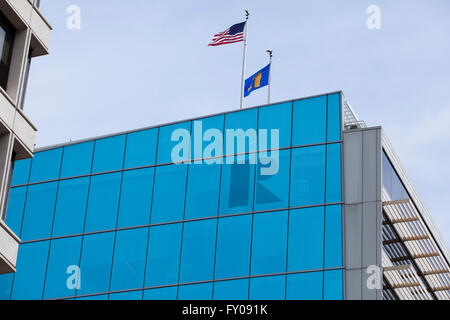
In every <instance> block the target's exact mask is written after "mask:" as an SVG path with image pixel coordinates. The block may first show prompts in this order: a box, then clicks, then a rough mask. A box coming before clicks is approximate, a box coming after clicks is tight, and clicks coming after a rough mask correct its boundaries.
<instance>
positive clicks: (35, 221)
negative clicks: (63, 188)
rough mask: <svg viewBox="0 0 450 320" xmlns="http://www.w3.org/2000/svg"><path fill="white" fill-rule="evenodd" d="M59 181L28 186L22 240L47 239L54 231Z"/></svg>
mask: <svg viewBox="0 0 450 320" xmlns="http://www.w3.org/2000/svg"><path fill="white" fill-rule="evenodd" d="M57 188H58V182H49V183H42V184H35V185H31V186H29V187H28V195H27V203H26V208H25V213H24V214H25V216H24V218H23V226H22V234H21V240H22V241H29V240H38V239H46V238H49V237H50V233H51V231H52V222H53V212H54V210H55V202H56V190H57Z"/></svg>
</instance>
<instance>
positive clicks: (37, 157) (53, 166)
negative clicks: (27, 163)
mask: <svg viewBox="0 0 450 320" xmlns="http://www.w3.org/2000/svg"><path fill="white" fill-rule="evenodd" d="M61 155H62V148H58V149H53V150H48V151H42V152H38V153H35V154H34V158H33V161H32V164H31V173H30V182H39V181H46V180H54V179H58V178H59V171H60V166H61Z"/></svg>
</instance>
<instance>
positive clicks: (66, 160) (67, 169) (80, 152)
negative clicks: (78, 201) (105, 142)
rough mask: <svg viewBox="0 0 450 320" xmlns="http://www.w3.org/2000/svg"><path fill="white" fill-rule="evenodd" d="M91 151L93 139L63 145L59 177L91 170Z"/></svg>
mask: <svg viewBox="0 0 450 320" xmlns="http://www.w3.org/2000/svg"><path fill="white" fill-rule="evenodd" d="M93 151H94V142H93V141H91V142H85V143H80V144H74V145H71V146H67V147H64V156H63V160H62V165H61V178H67V177H73V176H78V175H84V174H89V173H90V172H91V165H92V153H93Z"/></svg>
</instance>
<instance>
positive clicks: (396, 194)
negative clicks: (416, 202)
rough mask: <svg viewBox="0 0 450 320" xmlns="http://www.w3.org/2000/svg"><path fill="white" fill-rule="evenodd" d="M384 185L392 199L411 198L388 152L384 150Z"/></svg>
mask: <svg viewBox="0 0 450 320" xmlns="http://www.w3.org/2000/svg"><path fill="white" fill-rule="evenodd" d="M382 171H383V186H384V187H385V188H386V191H387V193H388V194H389V196H390V197H391V200H402V199H409V196H408V193H407V192H406V190H405V188H404V187H403V184H402V182H401V181H400V179H399V178H398V176H397V173H396V172H395V170H394V168H393V167H392V165H391V162H390V161H389V159H388V157H387V156H386V154H385V153H384V152H383V169H382Z"/></svg>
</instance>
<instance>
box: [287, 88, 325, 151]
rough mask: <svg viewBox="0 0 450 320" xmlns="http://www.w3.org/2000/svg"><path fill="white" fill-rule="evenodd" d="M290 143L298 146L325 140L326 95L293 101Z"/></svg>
mask: <svg viewBox="0 0 450 320" xmlns="http://www.w3.org/2000/svg"><path fill="white" fill-rule="evenodd" d="M292 121H293V124H292V145H293V146H300V145H307V144H313V143H321V142H325V141H326V138H327V137H326V129H327V97H326V96H320V97H316V98H309V99H304V100H298V101H294V114H293V120H292Z"/></svg>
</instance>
